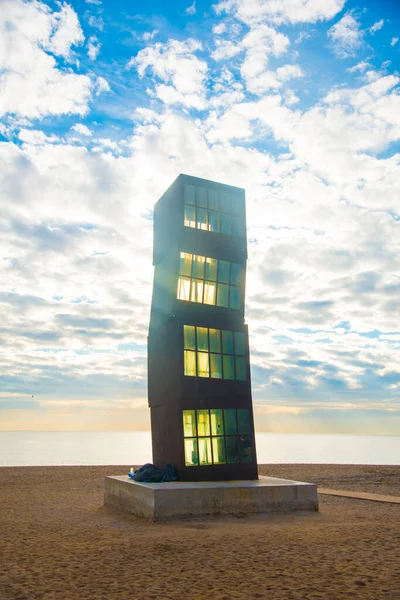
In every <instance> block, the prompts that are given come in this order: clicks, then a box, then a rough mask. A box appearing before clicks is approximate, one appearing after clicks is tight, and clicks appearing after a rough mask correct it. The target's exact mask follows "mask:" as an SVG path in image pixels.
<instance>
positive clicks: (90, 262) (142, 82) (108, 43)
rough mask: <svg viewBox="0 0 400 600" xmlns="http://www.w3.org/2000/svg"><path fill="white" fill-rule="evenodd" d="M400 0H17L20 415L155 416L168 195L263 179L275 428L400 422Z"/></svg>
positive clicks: (252, 257) (9, 169) (9, 98)
mask: <svg viewBox="0 0 400 600" xmlns="http://www.w3.org/2000/svg"><path fill="white" fill-rule="evenodd" d="M399 25H400V4H399V3H398V1H397V0H380V1H377V0H361V1H360V2H354V1H353V0H347V1H346V0H214V2H209V1H207V0H195V1H194V2H190V1H189V2H188V1H186V0H171V1H169V2H166V1H165V0H148V1H147V2H139V1H137V0H86V1H83V0H80V1H78V0H77V1H71V2H68V3H66V2H50V1H49V2H40V1H32V2H24V1H22V0H0V429H2V430H31V429H32V430H147V429H149V409H148V406H147V389H146V378H147V372H146V361H147V358H146V352H147V329H148V321H149V313H150V301H151V291H152V277H153V267H152V226H153V222H152V218H153V212H152V211H153V206H154V204H155V202H156V201H157V199H158V198H159V197H160V196H161V194H162V193H163V192H164V191H165V190H166V189H167V188H168V186H169V185H170V184H171V183H172V182H173V181H174V179H175V178H176V177H177V176H178V175H179V173H186V174H189V175H194V176H197V177H204V178H206V179H212V180H215V181H218V182H222V183H227V184H230V185H235V186H239V187H243V188H245V190H246V202H247V227H248V231H247V235H248V264H247V290H246V322H247V323H248V325H249V333H250V351H251V363H252V389H253V402H254V413H255V424H256V430H258V431H269V432H304V433H340V432H342V433H356V434H359V433H364V434H377V435H396V434H397V435H399V434H400V401H399V399H400V367H399V364H400V361H399V350H400V329H399V327H400V325H399V323H400V235H399V233H400V231H399V230H400V169H399V167H400V86H399V83H400V75H399V71H400V40H399V38H400V26H399Z"/></svg>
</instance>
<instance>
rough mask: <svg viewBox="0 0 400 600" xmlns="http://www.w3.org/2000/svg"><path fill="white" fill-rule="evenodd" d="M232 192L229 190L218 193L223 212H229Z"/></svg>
mask: <svg viewBox="0 0 400 600" xmlns="http://www.w3.org/2000/svg"><path fill="white" fill-rule="evenodd" d="M231 198H232V194H231V193H229V192H222V193H221V195H220V207H221V210H222V211H224V212H231V210H232V201H231Z"/></svg>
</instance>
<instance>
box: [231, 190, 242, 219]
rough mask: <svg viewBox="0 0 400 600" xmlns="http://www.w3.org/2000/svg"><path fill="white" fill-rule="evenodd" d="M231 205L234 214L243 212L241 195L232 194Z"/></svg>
mask: <svg viewBox="0 0 400 600" xmlns="http://www.w3.org/2000/svg"><path fill="white" fill-rule="evenodd" d="M231 207H232V212H233V213H234V214H235V215H242V214H243V213H244V210H243V209H244V202H243V197H241V196H236V195H234V194H232V197H231Z"/></svg>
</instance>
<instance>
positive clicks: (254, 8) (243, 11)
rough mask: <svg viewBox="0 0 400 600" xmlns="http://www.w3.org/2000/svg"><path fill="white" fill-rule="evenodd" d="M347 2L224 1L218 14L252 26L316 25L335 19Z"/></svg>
mask: <svg viewBox="0 0 400 600" xmlns="http://www.w3.org/2000/svg"><path fill="white" fill-rule="evenodd" d="M345 1H346V0H323V1H322V2H321V0H220V1H219V2H218V3H217V4H216V5H215V6H214V8H215V11H216V13H217V14H220V13H222V12H230V13H234V14H235V16H236V17H237V18H239V19H241V20H242V21H243V22H244V23H247V24H249V25H251V24H254V23H260V22H264V23H271V22H272V23H276V24H278V25H279V24H281V23H307V22H308V23H315V22H316V21H323V20H327V19H331V18H332V17H334V16H335V15H336V14H337V13H338V12H340V11H341V10H342V8H343V6H344V4H345Z"/></svg>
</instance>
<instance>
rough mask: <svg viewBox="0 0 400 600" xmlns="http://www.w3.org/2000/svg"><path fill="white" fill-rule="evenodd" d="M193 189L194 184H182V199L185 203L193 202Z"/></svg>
mask: <svg viewBox="0 0 400 600" xmlns="http://www.w3.org/2000/svg"><path fill="white" fill-rule="evenodd" d="M194 190H195V187H194V185H190V184H186V183H185V184H184V186H183V197H184V201H185V204H194V196H195V194H194Z"/></svg>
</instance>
